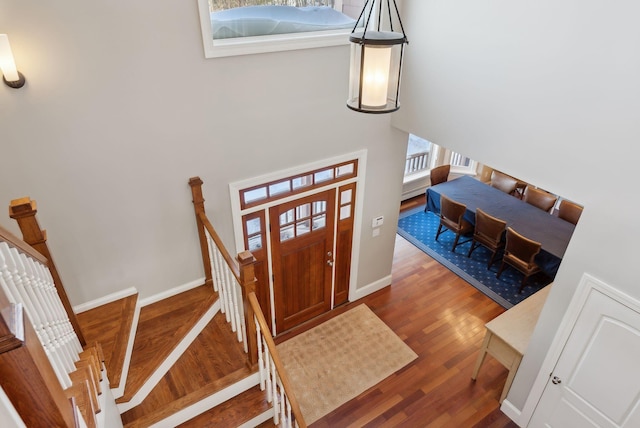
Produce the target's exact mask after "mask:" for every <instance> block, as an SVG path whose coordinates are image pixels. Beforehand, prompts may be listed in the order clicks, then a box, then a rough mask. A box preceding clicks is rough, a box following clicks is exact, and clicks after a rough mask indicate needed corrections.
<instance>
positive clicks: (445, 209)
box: [436, 195, 473, 252]
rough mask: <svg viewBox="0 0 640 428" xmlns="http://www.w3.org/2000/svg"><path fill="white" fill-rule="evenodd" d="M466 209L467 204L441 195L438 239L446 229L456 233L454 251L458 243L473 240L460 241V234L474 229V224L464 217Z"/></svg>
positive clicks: (465, 233)
mask: <svg viewBox="0 0 640 428" xmlns="http://www.w3.org/2000/svg"><path fill="white" fill-rule="evenodd" d="M466 210H467V206H466V205H465V204H461V203H459V202H456V201H454V200H452V199H449V198H447V197H446V196H445V195H440V224H439V225H438V231H437V232H436V241H437V240H438V237H439V236H440V234H441V233H443V232H445V231H446V230H450V231H451V232H453V233H455V234H456V237H455V239H454V240H453V247H451V251H454V252H455V250H456V247H457V246H458V245H460V244H464V243H465V242H469V241H470V240H471V239H468V240H466V241H463V242H459V240H460V235H468V234H469V233H470V232H472V231H473V225H472V224H471V223H469V222H468V221H467V220H465V219H464V218H463V216H464V213H465V211H466Z"/></svg>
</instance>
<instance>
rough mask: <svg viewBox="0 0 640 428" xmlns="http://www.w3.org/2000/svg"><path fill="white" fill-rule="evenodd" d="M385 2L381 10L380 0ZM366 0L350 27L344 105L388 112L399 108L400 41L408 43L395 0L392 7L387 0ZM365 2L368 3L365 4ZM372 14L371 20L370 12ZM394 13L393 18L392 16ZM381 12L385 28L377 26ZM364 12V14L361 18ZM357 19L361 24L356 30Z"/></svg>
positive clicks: (354, 108)
mask: <svg viewBox="0 0 640 428" xmlns="http://www.w3.org/2000/svg"><path fill="white" fill-rule="evenodd" d="M385 2H386V8H385V9H384V10H383V8H382V4H383V3H385ZM369 3H370V2H369V0H367V1H366V2H365V4H364V8H363V9H362V12H360V16H359V17H358V21H356V25H355V26H354V27H353V31H351V36H350V37H349V41H350V42H351V43H353V44H352V45H351V67H350V73H349V74H350V75H349V99H348V100H347V107H349V108H350V109H352V110H355V111H359V112H362V113H390V112H393V111H396V110H398V109H399V108H400V103H399V102H398V95H399V93H400V74H401V73H402V57H403V54H404V45H405V44H407V43H409V41H408V40H407V36H406V35H405V33H404V28H403V27H402V21H401V20H400V13H399V12H398V6H397V5H396V1H395V0H393V6H394V8H393V10H392V9H391V5H390V0H373V1H372V2H371V6H369ZM376 5H377V7H376ZM367 6H369V7H367ZM374 12H375V14H376V16H375V17H374V21H375V20H377V25H376V24H374V23H371V25H370V21H371V15H372V14H374ZM394 13H395V17H396V18H395V20H394V19H392V18H393V16H394ZM383 14H384V15H386V16H387V17H388V18H389V20H388V27H389V28H388V30H389V31H383V30H382V29H381V26H380V24H381V22H383ZM365 16H366V18H365ZM363 18H365V19H363ZM361 21H363V23H364V27H362V28H363V29H362V30H361V31H357V32H356V29H357V28H358V25H360V23H361ZM394 21H395V22H396V23H397V24H398V25H399V26H400V31H402V32H401V33H398V32H394V31H393V26H394Z"/></svg>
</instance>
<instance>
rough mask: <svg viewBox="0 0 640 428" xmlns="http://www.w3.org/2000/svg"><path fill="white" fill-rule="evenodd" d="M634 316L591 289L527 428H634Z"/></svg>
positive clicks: (639, 367)
mask: <svg viewBox="0 0 640 428" xmlns="http://www.w3.org/2000/svg"><path fill="white" fill-rule="evenodd" d="M639 361H640V313H639V312H637V311H636V310H634V309H631V308H630V307H628V306H625V305H624V304H622V303H620V302H618V301H616V300H614V299H612V298H610V297H608V296H606V295H605V294H603V293H602V292H600V291H597V290H591V292H590V294H589V297H588V299H587V301H586V303H585V305H584V307H583V308H582V310H581V312H580V315H579V317H578V319H577V321H576V324H575V326H574V327H573V330H572V333H571V336H570V337H569V339H568V341H567V343H566V344H565V346H564V349H563V351H562V354H561V355H560V358H559V359H558V363H557V365H556V367H555V369H554V370H553V373H551V375H550V376H549V381H548V383H547V386H546V387H545V389H544V392H543V394H542V397H541V399H540V402H539V403H538V406H537V407H536V409H535V412H534V414H533V417H532V419H531V423H530V424H529V425H528V426H529V427H531V428H538V427H549V428H565V427H601V428H605V427H611V428H613V427H629V428H631V427H640V406H639V405H638V404H639V401H640V382H639V381H638V380H639V379H640V364H638V362H639Z"/></svg>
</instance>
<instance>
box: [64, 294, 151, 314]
mask: <svg viewBox="0 0 640 428" xmlns="http://www.w3.org/2000/svg"><path fill="white" fill-rule="evenodd" d="M137 293H138V290H137V289H136V288H135V287H129V288H127V289H124V290H120V291H116V292H115V293H111V294H107V295H106V296H103V297H100V298H98V299H95V300H91V301H89V302H86V303H81V304H79V305H77V306H74V307H73V312H75V313H76V314H79V313H81V312H86V311H89V310H91V309H95V308H97V307H99V306H102V305H106V304H108V303H111V302H115V301H116V300H120V299H124V298H125V297H129V296H132V295H134V294H137Z"/></svg>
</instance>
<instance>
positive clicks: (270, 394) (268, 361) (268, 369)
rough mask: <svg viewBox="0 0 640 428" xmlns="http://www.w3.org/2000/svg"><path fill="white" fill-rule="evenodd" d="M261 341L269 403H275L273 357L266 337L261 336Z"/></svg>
mask: <svg viewBox="0 0 640 428" xmlns="http://www.w3.org/2000/svg"><path fill="white" fill-rule="evenodd" d="M260 339H261V340H262V341H263V342H262V345H263V346H262V348H263V349H264V360H265V361H264V362H265V376H266V377H265V379H266V381H267V402H268V403H271V402H272V401H273V387H272V385H271V355H270V354H269V347H268V346H267V342H266V341H265V339H264V335H261V337H260Z"/></svg>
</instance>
